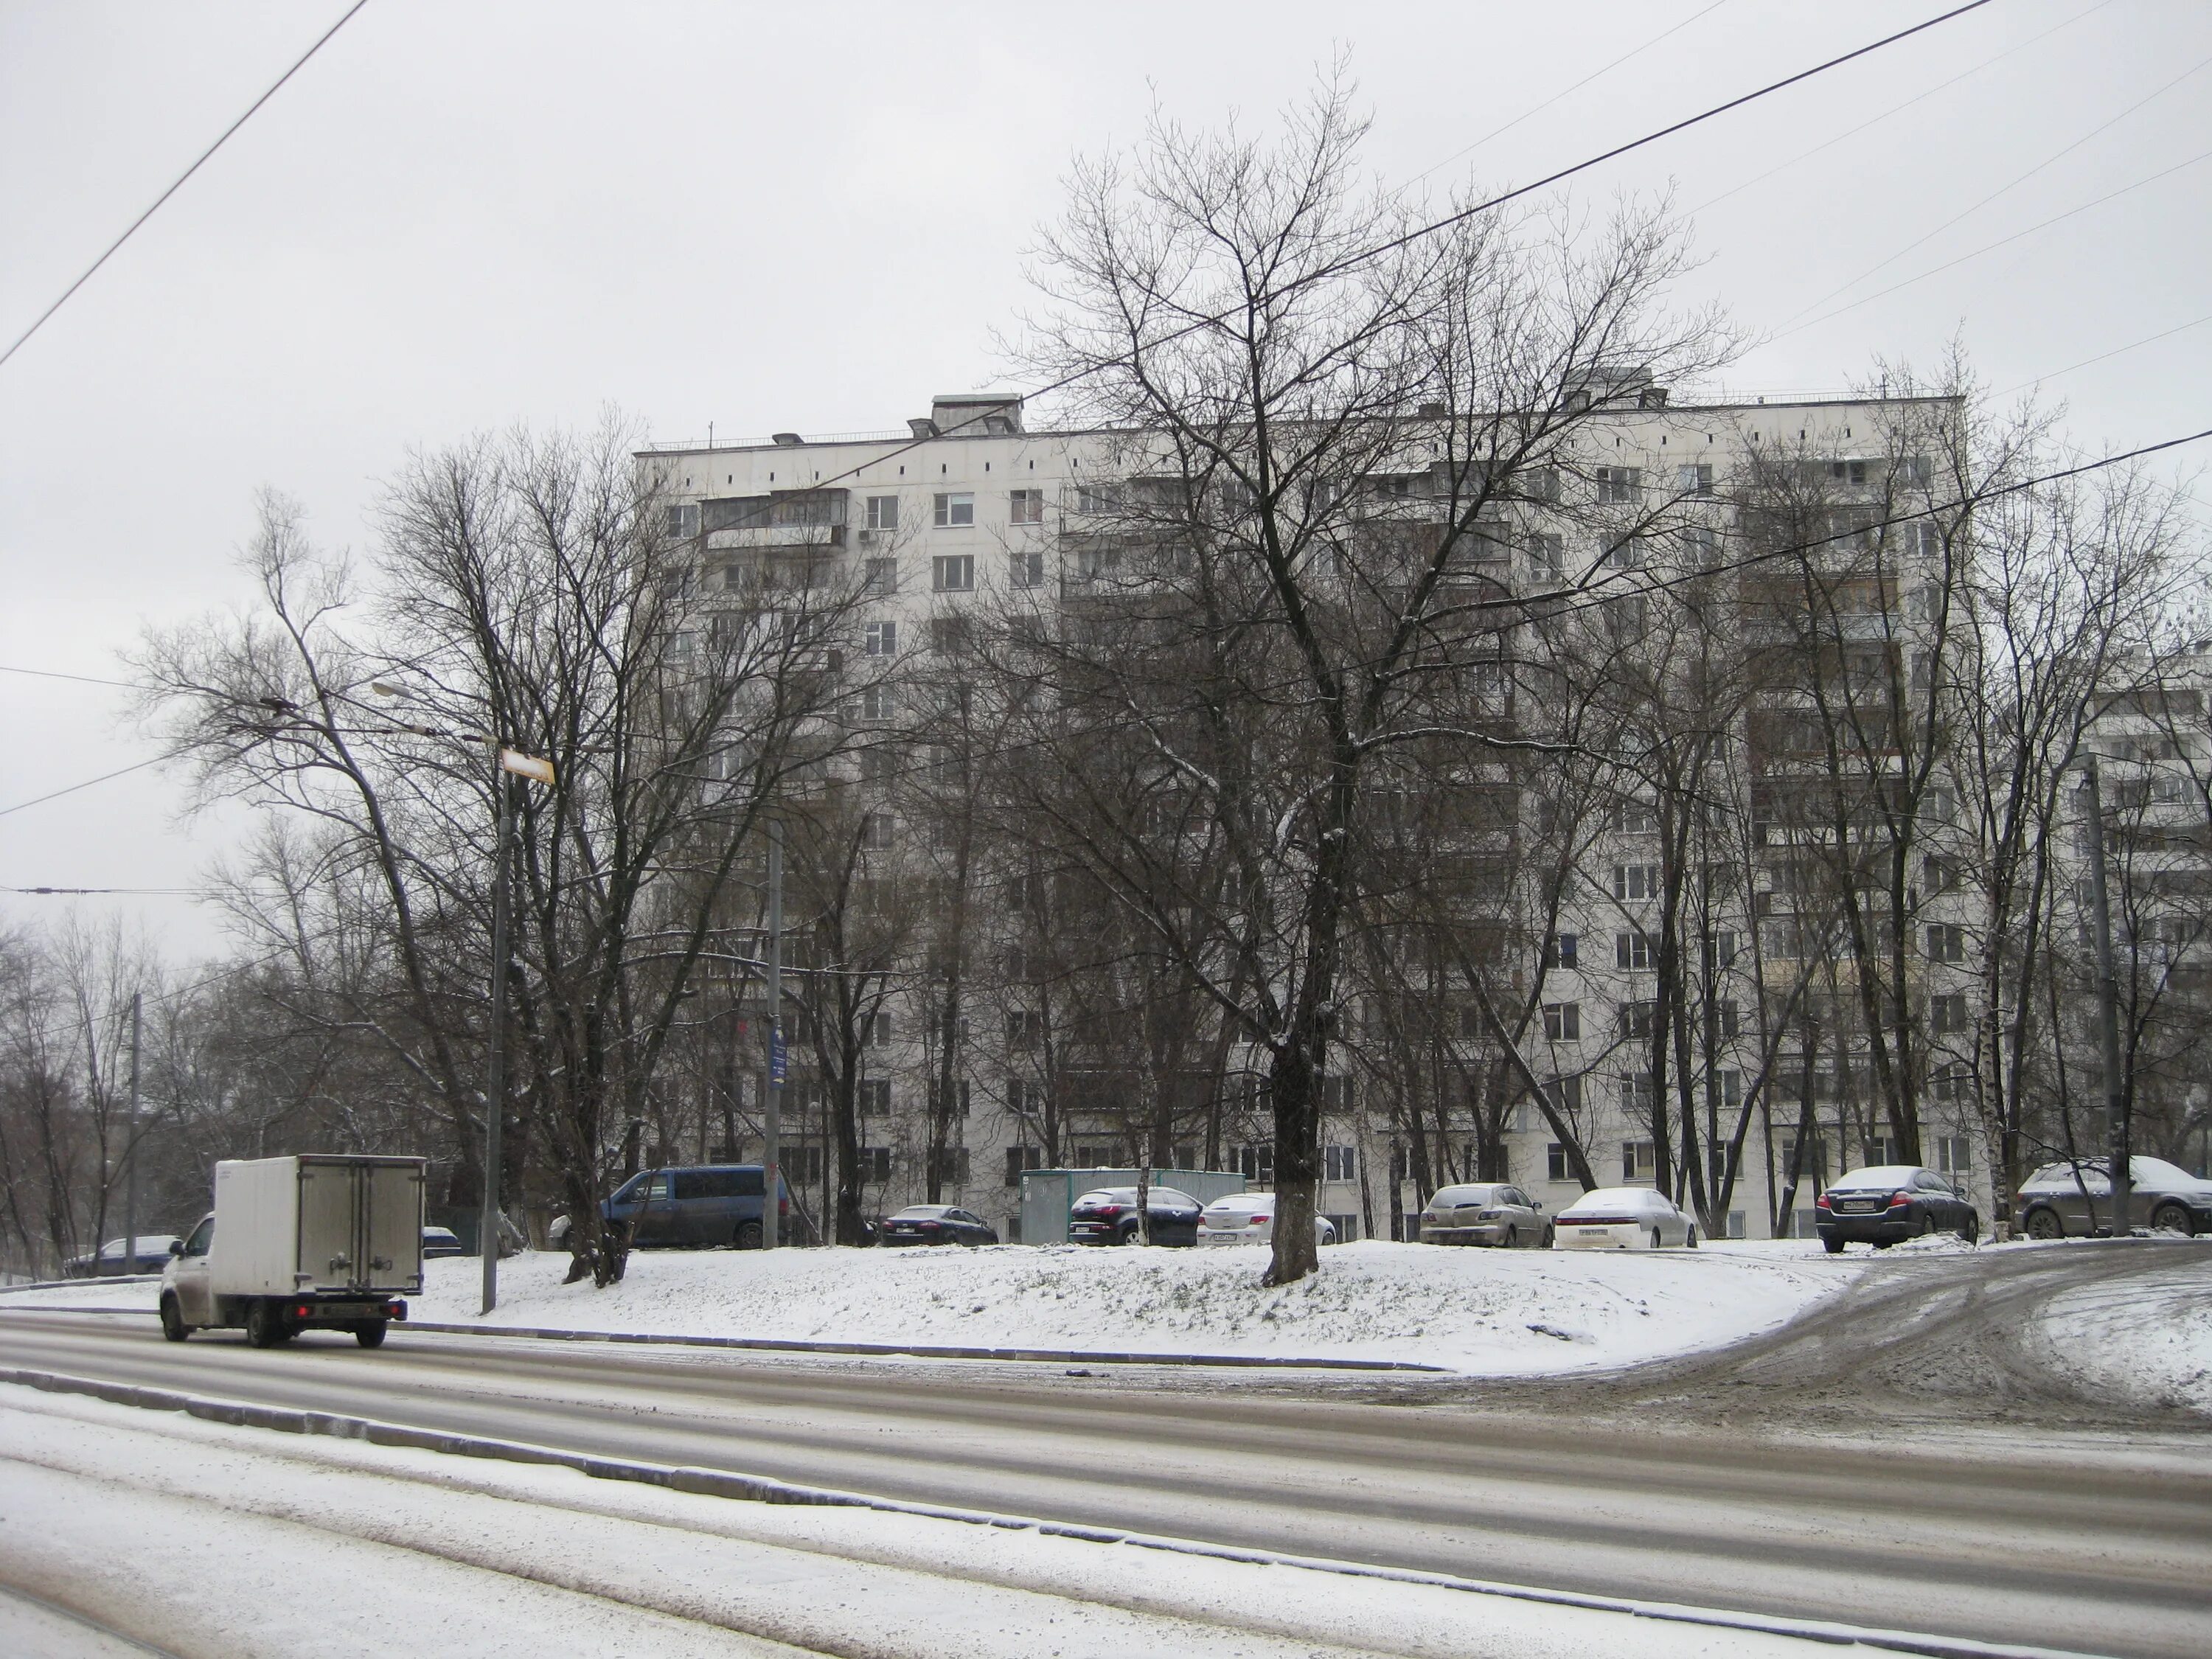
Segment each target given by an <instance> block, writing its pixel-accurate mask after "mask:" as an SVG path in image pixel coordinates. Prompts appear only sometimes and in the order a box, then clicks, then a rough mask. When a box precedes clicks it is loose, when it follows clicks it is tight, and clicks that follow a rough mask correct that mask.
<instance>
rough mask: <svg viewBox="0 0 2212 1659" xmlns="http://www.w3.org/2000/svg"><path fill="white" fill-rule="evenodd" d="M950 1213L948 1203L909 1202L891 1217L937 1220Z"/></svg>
mask: <svg viewBox="0 0 2212 1659" xmlns="http://www.w3.org/2000/svg"><path fill="white" fill-rule="evenodd" d="M951 1213H952V1206H951V1205H949V1204H909V1205H908V1206H906V1208H904V1209H903V1210H901V1211H900V1212H898V1213H897V1214H896V1215H895V1216H893V1217H892V1218H891V1219H892V1220H894V1221H939V1220H942V1219H943V1218H945V1217H946V1216H948V1215H951Z"/></svg>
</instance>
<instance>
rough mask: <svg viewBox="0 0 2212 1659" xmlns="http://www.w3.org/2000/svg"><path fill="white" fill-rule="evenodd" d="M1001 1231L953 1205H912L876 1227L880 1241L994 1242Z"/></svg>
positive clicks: (889, 1242) (928, 1242) (933, 1242)
mask: <svg viewBox="0 0 2212 1659" xmlns="http://www.w3.org/2000/svg"><path fill="white" fill-rule="evenodd" d="M998 1242H999V1235H998V1231H997V1230H996V1229H995V1228H994V1227H993V1226H992V1225H991V1224H990V1223H989V1222H987V1221H986V1220H984V1219H983V1218H982V1217H981V1216H980V1215H975V1214H972V1213H970V1212H969V1211H966V1210H963V1209H958V1208H956V1207H955V1206H952V1205H950V1204H909V1205H908V1206H906V1208H904V1209H903V1210H901V1211H900V1212H898V1213H897V1214H896V1215H894V1216H887V1217H885V1218H884V1220H882V1221H881V1222H879V1223H878V1224H877V1226H876V1243H878V1244H968V1245H975V1244H995V1243H998Z"/></svg>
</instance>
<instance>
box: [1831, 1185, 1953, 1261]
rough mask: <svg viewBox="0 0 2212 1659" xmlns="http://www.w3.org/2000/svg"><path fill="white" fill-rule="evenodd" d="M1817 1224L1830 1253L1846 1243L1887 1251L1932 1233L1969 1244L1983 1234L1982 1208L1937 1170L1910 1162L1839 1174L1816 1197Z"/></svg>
mask: <svg viewBox="0 0 2212 1659" xmlns="http://www.w3.org/2000/svg"><path fill="white" fill-rule="evenodd" d="M1813 1225H1814V1227H1816V1228H1817V1229H1818V1230H1819V1231H1820V1243H1821V1244H1822V1246H1823V1247H1825V1248H1826V1250H1827V1252H1828V1254H1829V1255H1836V1254H1838V1252H1840V1251H1841V1250H1842V1249H1843V1248H1844V1245H1846V1244H1871V1245H1873V1246H1874V1247H1875V1249H1877V1250H1886V1249H1888V1248H1889V1247H1890V1246H1891V1245H1893V1244H1894V1243H1898V1241H1899V1240H1900V1239H1906V1238H1918V1237H1922V1236H1923V1235H1924V1234H1928V1233H1956V1234H1958V1236H1959V1237H1961V1238H1963V1239H1965V1240H1966V1243H1969V1244H1971V1243H1973V1242H1974V1241H1975V1240H1976V1239H1978V1238H1979V1237H1981V1236H1982V1218H1981V1215H1980V1212H1978V1211H1977V1210H1976V1209H1975V1208H1974V1206H1972V1204H1970V1203H1968V1202H1967V1201H1966V1200H1965V1199H1963V1198H1961V1197H1960V1196H1959V1194H1957V1193H1956V1192H1955V1191H1954V1190H1953V1188H1952V1186H1951V1183H1950V1182H1948V1181H1946V1180H1944V1179H1943V1177H1942V1176H1940V1175H1937V1174H1936V1171H1935V1170H1923V1169H1922V1168H1920V1167H1919V1166H1918V1165H1917V1164H1872V1165H1869V1167H1868V1168H1866V1169H1863V1170H1851V1171H1850V1173H1849V1174H1847V1175H1844V1176H1838V1178H1837V1179H1836V1180H1834V1181H1833V1182H1830V1183H1829V1186H1828V1190H1827V1191H1826V1192H1825V1193H1822V1194H1820V1196H1819V1197H1818V1198H1816V1199H1814V1200H1813Z"/></svg>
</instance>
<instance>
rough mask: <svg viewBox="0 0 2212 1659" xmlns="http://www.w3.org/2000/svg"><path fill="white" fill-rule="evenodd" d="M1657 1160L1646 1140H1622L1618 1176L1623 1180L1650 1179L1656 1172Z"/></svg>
mask: <svg viewBox="0 0 2212 1659" xmlns="http://www.w3.org/2000/svg"><path fill="white" fill-rule="evenodd" d="M1658 1168H1659V1160H1658V1158H1656V1156H1655V1155H1654V1152H1653V1150H1652V1146H1651V1143H1650V1141H1648V1140H1624V1141H1622V1142H1621V1143H1620V1178H1621V1179H1622V1180H1623V1181H1650V1180H1651V1179H1652V1178H1653V1176H1655V1175H1656V1172H1657V1170H1658Z"/></svg>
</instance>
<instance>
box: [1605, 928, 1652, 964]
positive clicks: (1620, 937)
mask: <svg viewBox="0 0 2212 1659" xmlns="http://www.w3.org/2000/svg"><path fill="white" fill-rule="evenodd" d="M1613 966H1614V967H1616V968H1626V969H1631V970H1632V971H1634V972H1637V973H1642V972H1644V970H1646V969H1649V968H1650V966H1651V936H1650V934H1648V933H1615V934H1614V935H1613Z"/></svg>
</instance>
